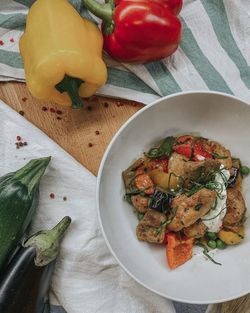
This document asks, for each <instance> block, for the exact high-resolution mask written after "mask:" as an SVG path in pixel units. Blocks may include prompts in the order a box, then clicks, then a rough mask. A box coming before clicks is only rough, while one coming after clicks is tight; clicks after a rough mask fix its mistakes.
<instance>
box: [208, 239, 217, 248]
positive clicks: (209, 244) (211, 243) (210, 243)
mask: <svg viewBox="0 0 250 313" xmlns="http://www.w3.org/2000/svg"><path fill="white" fill-rule="evenodd" d="M207 245H208V246H209V247H210V248H212V249H215V248H216V246H217V245H216V241H215V240H209V241H208V243H207Z"/></svg>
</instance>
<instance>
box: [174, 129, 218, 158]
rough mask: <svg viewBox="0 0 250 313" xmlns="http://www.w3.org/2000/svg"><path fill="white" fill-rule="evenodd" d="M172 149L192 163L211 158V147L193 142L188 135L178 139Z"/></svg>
mask: <svg viewBox="0 0 250 313" xmlns="http://www.w3.org/2000/svg"><path fill="white" fill-rule="evenodd" d="M173 149H174V151H175V152H177V153H179V154H182V155H184V156H185V157H187V158H189V159H192V160H193V161H201V160H202V159H203V158H205V159H212V158H213V156H212V154H211V152H212V149H211V147H209V146H208V145H207V144H204V143H202V142H200V141H197V142H195V141H194V139H193V137H192V136H189V135H185V136H181V137H179V138H178V139H177V141H176V143H175V144H174V146H173Z"/></svg>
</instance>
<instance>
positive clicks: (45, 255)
mask: <svg viewBox="0 0 250 313" xmlns="http://www.w3.org/2000/svg"><path fill="white" fill-rule="evenodd" d="M70 223H71V218H70V217H69V216H65V217H64V218H63V219H62V220H61V221H60V222H59V223H58V224H57V225H56V226H55V227H53V228H52V229H50V230H42V231H39V232H38V233H36V234H34V235H32V236H31V237H30V238H29V239H28V240H26V241H25V243H24V244H23V246H24V247H33V248H35V249H36V258H35V265H36V266H45V265H47V264H49V263H50V262H52V261H53V260H55V259H56V257H57V255H58V253H59V248H60V243H61V240H62V238H63V236H64V234H65V232H66V230H67V228H68V227H69V225H70Z"/></svg>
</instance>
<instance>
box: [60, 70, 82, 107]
mask: <svg viewBox="0 0 250 313" xmlns="http://www.w3.org/2000/svg"><path fill="white" fill-rule="evenodd" d="M83 82H84V81H83V80H81V79H79V78H75V77H71V76H68V75H65V76H64V78H63V80H62V81H61V82H60V83H58V84H57V85H56V86H55V87H56V89H57V90H58V91H59V92H61V93H62V92H67V93H68V95H69V96H70V99H71V101H72V108H73V109H80V108H81V107H82V106H83V102H82V99H81V97H80V96H79V87H80V85H81V84H82V83H83Z"/></svg>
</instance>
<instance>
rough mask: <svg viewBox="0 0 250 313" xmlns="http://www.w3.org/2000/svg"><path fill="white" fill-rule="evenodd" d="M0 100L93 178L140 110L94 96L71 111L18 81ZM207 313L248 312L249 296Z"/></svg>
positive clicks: (5, 86) (0, 90)
mask: <svg viewBox="0 0 250 313" xmlns="http://www.w3.org/2000/svg"><path fill="white" fill-rule="evenodd" d="M0 99H1V100H3V101H4V102H6V103H7V104H9V105H10V106H11V107H12V108H13V109H14V110H16V111H17V112H19V113H20V114H22V115H23V117H24V118H26V119H27V120H29V121H30V122H31V123H32V124H34V125H36V126H37V127H38V128H40V129H41V130H42V131H44V133H46V134H47V135H48V136H49V137H50V138H52V139H53V140H54V141H55V142H56V143H58V144H59V145H60V146H61V147H62V148H63V149H64V150H66V151H67V152H68V153H70V154H71V155H72V156H73V157H74V158H75V159H76V160H78V161H79V162H80V163H81V164H82V165H84V166H85V167H86V168H88V169H89V170H90V171H91V172H92V173H93V174H94V175H97V172H98V168H99V165H100V162H101V159H102V156H103V154H104V151H105V149H106V147H107V145H108V144H109V142H110V141H111V139H112V137H113V136H114V134H115V133H116V132H117V130H118V129H119V128H120V127H121V126H122V125H123V124H124V122H125V121H126V120H127V119H128V118H129V117H130V116H132V115H133V114H134V113H135V112H137V111H138V110H140V109H141V108H142V107H143V105H142V104H140V103H136V102H134V101H125V100H114V99H110V98H104V97H93V98H92V99H91V100H89V101H86V103H85V107H84V109H82V110H80V111H72V110H71V109H68V108H62V107H59V106H56V105H55V104H54V103H49V102H42V101H38V100H36V99H34V98H32V96H31V95H30V94H29V92H28V90H27V88H26V85H25V84H23V83H18V82H8V83H0ZM17 135H20V136H21V134H17ZM249 266H250V265H249ZM232 270H233V269H232ZM249 284H250V282H249ZM204 292H205V290H204ZM27 313H33V312H27ZM210 313H250V296H245V297H241V298H239V299H237V300H233V301H229V302H225V303H223V304H218V305H215V306H213V308H212V310H211V312H210Z"/></svg>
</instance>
